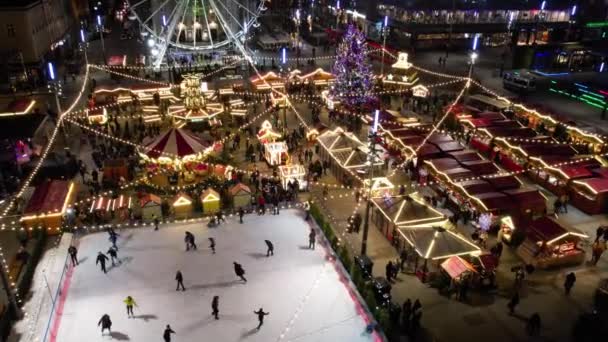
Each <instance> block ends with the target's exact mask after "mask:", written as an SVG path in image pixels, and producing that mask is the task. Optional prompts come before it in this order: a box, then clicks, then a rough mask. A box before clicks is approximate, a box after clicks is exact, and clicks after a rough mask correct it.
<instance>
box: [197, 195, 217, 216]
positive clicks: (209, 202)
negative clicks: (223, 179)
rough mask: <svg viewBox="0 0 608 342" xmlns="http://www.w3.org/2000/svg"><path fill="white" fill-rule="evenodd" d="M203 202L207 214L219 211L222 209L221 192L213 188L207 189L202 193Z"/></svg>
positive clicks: (204, 211)
mask: <svg viewBox="0 0 608 342" xmlns="http://www.w3.org/2000/svg"><path fill="white" fill-rule="evenodd" d="M201 204H202V206H203V213H205V214H206V215H208V214H215V213H217V212H218V211H220V194H219V193H217V191H215V190H213V189H211V188H209V189H207V190H205V191H204V192H203V193H202V194H201Z"/></svg>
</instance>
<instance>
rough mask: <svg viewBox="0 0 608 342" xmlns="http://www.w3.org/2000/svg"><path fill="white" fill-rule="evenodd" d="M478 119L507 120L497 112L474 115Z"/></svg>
mask: <svg viewBox="0 0 608 342" xmlns="http://www.w3.org/2000/svg"><path fill="white" fill-rule="evenodd" d="M476 116H477V118H478V119H489V120H506V119H507V118H506V117H505V116H504V115H502V114H501V113H498V112H483V113H479V114H477V115H476Z"/></svg>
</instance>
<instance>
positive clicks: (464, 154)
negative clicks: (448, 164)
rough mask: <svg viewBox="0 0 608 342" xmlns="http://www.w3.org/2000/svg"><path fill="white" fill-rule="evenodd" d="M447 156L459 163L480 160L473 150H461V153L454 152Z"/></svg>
mask: <svg viewBox="0 0 608 342" xmlns="http://www.w3.org/2000/svg"><path fill="white" fill-rule="evenodd" d="M448 155H449V156H451V157H452V158H454V159H456V160H458V161H459V162H465V161H472V160H481V159H482V158H481V156H480V155H479V153H477V151H475V150H463V151H454V152H449V153H448Z"/></svg>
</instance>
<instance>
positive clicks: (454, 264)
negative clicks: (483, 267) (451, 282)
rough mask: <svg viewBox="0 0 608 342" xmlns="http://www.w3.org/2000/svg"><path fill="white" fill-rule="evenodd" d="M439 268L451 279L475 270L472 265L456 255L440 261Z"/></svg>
mask: <svg viewBox="0 0 608 342" xmlns="http://www.w3.org/2000/svg"><path fill="white" fill-rule="evenodd" d="M441 268H443V269H444V270H445V271H446V272H447V273H448V274H449V275H450V277H452V279H455V278H458V277H460V276H461V275H463V274H464V273H467V272H476V271H475V267H473V265H471V264H470V263H469V262H468V261H466V260H464V259H463V258H461V257H459V256H457V255H455V256H452V257H450V258H449V259H447V260H446V261H444V262H442V263H441Z"/></svg>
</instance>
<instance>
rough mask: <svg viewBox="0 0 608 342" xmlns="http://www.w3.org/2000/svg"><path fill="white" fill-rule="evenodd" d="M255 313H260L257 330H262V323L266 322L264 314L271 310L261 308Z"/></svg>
mask: <svg viewBox="0 0 608 342" xmlns="http://www.w3.org/2000/svg"><path fill="white" fill-rule="evenodd" d="M253 313H254V314H256V315H258V327H257V328H256V329H257V330H260V328H261V327H262V324H264V316H268V315H269V314H270V312H264V309H263V308H260V309H259V310H258V311H254V312H253Z"/></svg>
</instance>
